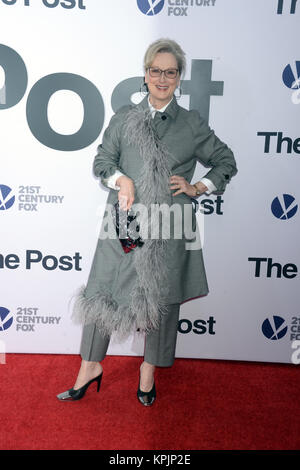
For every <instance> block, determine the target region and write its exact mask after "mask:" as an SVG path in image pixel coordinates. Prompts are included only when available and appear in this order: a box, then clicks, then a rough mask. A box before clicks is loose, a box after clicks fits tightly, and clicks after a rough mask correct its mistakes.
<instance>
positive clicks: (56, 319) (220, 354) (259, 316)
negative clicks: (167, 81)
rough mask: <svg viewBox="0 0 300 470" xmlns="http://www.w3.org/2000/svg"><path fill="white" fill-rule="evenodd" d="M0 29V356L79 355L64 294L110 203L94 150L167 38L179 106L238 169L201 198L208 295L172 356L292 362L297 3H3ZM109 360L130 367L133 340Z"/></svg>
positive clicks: (138, 343)
mask: <svg viewBox="0 0 300 470" xmlns="http://www.w3.org/2000/svg"><path fill="white" fill-rule="evenodd" d="M0 18H1V29H0V162H1V167H0V226H1V232H0V242H1V243H0V353H1V354H2V356H1V357H2V358H3V354H5V352H7V353H9V352H13V353H59V354H60V353H61V354H74V353H78V352H79V346H80V339H81V327H80V326H79V325H75V324H74V323H73V322H72V320H71V313H72V305H73V299H74V297H73V296H74V294H75V293H76V291H77V289H78V288H80V286H81V285H83V284H85V283H86V281H87V278H88V274H89V270H90V267H91V262H92V258H93V255H94V251H95V247H96V243H97V239H98V236H99V230H100V225H101V220H102V217H103V211H104V205H105V201H106V198H107V196H108V190H107V189H106V188H104V187H103V186H102V185H101V183H100V182H99V180H97V179H96V178H95V177H94V176H93V173H92V164H93V160H94V156H95V154H96V148H97V145H98V144H99V143H101V138H102V134H103V131H104V129H105V127H106V126H107V124H108V122H109V120H110V118H111V116H112V115H113V113H114V112H115V111H116V110H117V109H118V108H120V107H121V106H122V105H124V104H127V103H130V102H133V103H138V102H139V101H141V99H142V98H143V97H142V95H141V94H140V91H139V90H140V85H141V83H142V79H143V65H142V64H143V56H144V52H145V50H146V48H147V47H148V45H149V44H150V43H151V42H152V41H154V40H156V39H158V38H160V37H168V38H172V39H175V40H176V41H178V42H179V44H180V45H181V46H182V48H183V49H184V50H185V52H186V56H187V71H186V74H185V76H184V77H183V80H182V84H181V86H182V92H183V94H182V97H181V98H180V101H179V104H181V106H183V107H185V108H187V109H198V110H199V112H200V113H201V114H202V116H203V117H204V118H205V119H207V121H208V122H209V124H210V126H211V127H212V128H213V129H214V130H215V132H216V134H217V135H218V136H219V137H220V138H221V139H222V140H223V141H225V142H226V143H227V144H228V146H229V147H231V148H232V150H233V151H234V154H235V157H236V160H237V164H238V169H239V173H238V174H237V176H236V177H234V178H233V179H232V182H231V184H230V185H229V186H228V188H227V190H226V192H225V193H224V194H210V195H203V196H202V197H201V198H200V199H199V203H200V206H201V211H200V210H199V211H198V212H197V217H198V219H199V221H200V222H201V224H202V222H203V224H204V230H203V231H202V237H203V249H204V259H205V264H206V269H207V276H208V282H209V288H210V293H209V294H208V295H207V296H205V297H203V298H197V299H193V300H191V301H188V302H185V303H184V304H183V305H182V307H181V315H180V321H179V324H178V343H177V351H176V356H177V357H187V358H211V359H227V360H245V361H264V362H281V363H293V364H299V362H300V295H299V291H300V289H299V273H298V267H299V266H300V250H299V228H300V224H299V219H300V209H299V201H300V184H299V174H300V133H299V132H300V130H299V122H300V78H299V77H300V50H299V44H298V41H297V40H296V39H297V36H296V32H298V28H299V19H300V1H299V2H297V0H265V1H263V2H262V1H261V0H243V1H241V0H111V1H109V2H108V1H97V0H0ZM206 171H207V170H206V169H204V168H203V167H201V165H200V164H199V165H198V166H197V169H196V173H195V176H194V180H193V182H194V181H198V180H199V179H200V177H201V176H203V175H204V174H205V173H206ZM200 219H201V220H200ZM108 353H109V354H112V355H114V354H118V355H119V354H120V355H139V356H141V355H143V337H142V335H141V334H139V333H133V334H132V336H131V337H130V338H129V339H127V341H126V342H123V343H118V342H117V341H116V339H114V338H113V339H112V341H111V344H110V347H109V351H108Z"/></svg>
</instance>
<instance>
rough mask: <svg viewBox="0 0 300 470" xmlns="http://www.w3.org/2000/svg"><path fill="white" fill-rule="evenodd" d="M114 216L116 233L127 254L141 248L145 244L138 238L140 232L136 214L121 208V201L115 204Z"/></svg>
mask: <svg viewBox="0 0 300 470" xmlns="http://www.w3.org/2000/svg"><path fill="white" fill-rule="evenodd" d="M112 216H113V220H114V224H115V227H116V233H117V235H118V238H119V240H120V243H121V245H122V248H123V250H124V252H125V253H129V252H130V251H131V250H133V249H135V248H137V247H141V246H142V245H143V244H144V242H143V240H142V238H141V237H140V236H138V237H137V236H136V235H137V234H138V232H139V230H140V227H139V225H138V223H137V219H136V217H137V216H136V214H134V213H133V212H132V211H130V210H129V211H126V210H125V211H124V210H123V209H121V208H120V204H119V201H118V202H116V204H114V206H113V209H112Z"/></svg>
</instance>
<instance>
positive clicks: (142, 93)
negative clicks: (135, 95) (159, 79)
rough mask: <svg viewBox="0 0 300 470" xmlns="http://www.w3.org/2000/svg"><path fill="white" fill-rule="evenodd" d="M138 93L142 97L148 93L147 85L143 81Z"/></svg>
mask: <svg viewBox="0 0 300 470" xmlns="http://www.w3.org/2000/svg"><path fill="white" fill-rule="evenodd" d="M140 93H141V95H143V96H146V95H147V94H148V93H149V88H148V85H147V83H146V82H145V81H144V82H142V83H141V86H140Z"/></svg>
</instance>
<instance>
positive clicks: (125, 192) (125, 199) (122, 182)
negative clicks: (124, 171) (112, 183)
mask: <svg viewBox="0 0 300 470" xmlns="http://www.w3.org/2000/svg"><path fill="white" fill-rule="evenodd" d="M116 184H117V186H119V187H120V189H119V193H118V199H119V204H120V208H121V209H123V210H127V211H129V209H130V208H131V206H132V204H133V201H134V184H133V181H132V179H131V178H129V177H128V176H126V175H122V176H119V178H118V179H117V181H116Z"/></svg>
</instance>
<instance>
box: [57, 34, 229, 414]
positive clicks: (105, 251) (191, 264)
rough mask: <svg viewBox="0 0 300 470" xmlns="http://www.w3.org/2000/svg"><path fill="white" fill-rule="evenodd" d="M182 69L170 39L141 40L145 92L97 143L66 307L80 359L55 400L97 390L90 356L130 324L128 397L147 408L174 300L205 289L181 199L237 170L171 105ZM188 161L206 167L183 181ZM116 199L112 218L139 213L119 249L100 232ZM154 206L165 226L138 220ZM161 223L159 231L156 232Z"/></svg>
mask: <svg viewBox="0 0 300 470" xmlns="http://www.w3.org/2000/svg"><path fill="white" fill-rule="evenodd" d="M184 70H185V54H184V52H183V51H182V49H181V47H180V46H179V45H178V44H177V43H176V42H174V41H172V40H169V39H160V40H158V41H155V42H154V43H153V44H151V45H150V46H149V48H148V50H147V51H146V54H145V57H144V72H145V83H144V85H143V86H144V87H145V88H146V90H147V96H146V97H145V98H144V99H143V100H142V102H141V103H140V104H138V105H135V106H133V105H130V106H125V107H123V108H122V109H121V110H119V112H117V113H116V114H115V115H114V116H113V117H112V119H111V121H110V124H109V126H108V128H107V129H106V131H105V133H104V136H103V142H102V144H101V145H99V147H98V153H97V156H96V157H95V161H94V173H95V175H96V176H98V177H100V178H101V181H102V183H103V184H104V185H106V186H108V187H109V188H111V189H110V193H109V196H108V200H107V206H106V212H105V217H104V221H103V224H102V231H101V234H102V235H101V236H100V239H99V241H98V245H97V248H96V253H95V256H94V260H93V264H92V268H91V272H90V275H89V279H88V283H87V286H86V287H85V288H82V290H81V291H80V293H79V295H78V298H77V300H76V302H75V305H74V318H76V319H79V320H80V321H81V322H82V323H83V324H84V327H83V334H82V341H81V350H80V353H81V357H82V363H81V367H80V370H79V374H78V376H77V380H76V382H75V384H74V387H73V388H72V389H70V390H67V391H66V392H63V393H61V394H60V395H58V398H59V399H60V400H78V399H80V398H82V397H83V395H84V393H85V391H86V389H87V388H88V386H89V385H90V384H91V383H93V382H97V384H98V390H99V387H100V383H101V379H102V372H103V369H102V365H101V363H100V362H101V361H102V360H103V359H104V357H105V355H106V351H107V348H108V345H109V340H110V336H111V334H112V333H114V332H115V333H116V334H119V335H121V336H126V335H128V334H130V333H131V332H133V331H134V330H136V329H138V330H140V331H143V332H145V351H144V361H143V362H142V364H141V367H140V381H139V386H138V391H137V396H138V399H139V401H140V402H141V403H142V404H143V405H145V406H149V405H152V404H153V402H154V400H155V398H156V389H155V381H154V372H155V367H156V366H160V367H171V366H172V364H173V362H174V357H175V348H176V338H177V326H178V317H179V309H180V304H181V303H182V302H184V301H185V300H187V299H191V298H194V297H197V296H201V295H205V294H207V293H208V286H207V281H206V275H205V269H204V264H203V257H202V250H201V246H198V245H197V244H196V245H194V246H193V247H192V248H191V247H190V245H189V244H188V243H187V240H188V239H193V240H194V241H195V230H196V228H197V224H196V218H195V213H194V211H193V210H192V209H191V208H192V200H191V198H194V197H196V196H199V195H200V194H202V193H204V192H211V191H214V190H218V191H224V189H225V186H226V185H227V183H228V182H229V181H230V179H231V177H232V176H233V175H234V174H235V173H236V172H237V169H236V164H235V159H234V156H233V154H232V152H231V150H230V149H229V148H228V147H227V146H226V145H225V144H224V143H223V142H221V141H220V140H219V139H218V138H217V137H216V136H215V134H214V132H213V131H212V130H211V129H210V128H209V127H208V125H207V124H206V123H205V121H204V120H203V119H202V118H201V117H200V115H199V113H198V112H197V111H187V110H185V109H184V108H182V107H180V106H179V105H178V104H177V101H176V97H175V90H176V89H177V87H179V84H180V78H181V76H182V74H183V73H184ZM197 161H199V162H200V163H202V164H203V165H205V166H209V167H211V169H210V171H209V172H208V173H207V174H206V175H205V177H204V178H202V179H201V181H199V182H197V183H195V184H193V185H192V184H190V181H191V180H192V177H193V174H194V170H195V166H196V163H197ZM118 201H119V205H120V209H119V210H120V212H119V217H120V214H122V213H123V212H122V211H128V212H126V214H127V213H128V214H129V213H132V211H133V213H134V214H136V215H137V214H138V212H139V209H140V212H143V210H142V209H145V211H144V215H141V216H140V218H138V219H137V220H138V221H139V222H138V226H137V227H136V232H135V233H136V235H139V234H140V233H143V235H142V236H141V237H139V239H140V242H141V243H140V244H137V243H136V244H133V245H132V246H131V248H132V249H130V250H127V251H126V250H124V246H122V244H121V243H120V241H121V240H120V239H119V238H118V237H113V236H112V234H111V232H110V236H106V237H105V236H103V235H104V232H105V230H104V228H105V227H104V226H108V225H109V217H110V215H111V216H112V217H115V218H113V220H114V221H115V222H116V213H115V214H114V211H115V210H116V207H115V204H116V203H117V202H118ZM175 206H176V208H177V209H178V207H179V208H180V209H181V211H179V212H180V213H179V212H178V211H175V210H173V209H174V208H175ZM162 207H164V208H166V207H167V208H171V209H172V211H171V212H172V214H171V215H173V219H172V217H171V219H172V221H173V222H171V223H170V220H171V219H170V212H169V213H168V214H167V215H168V217H167V216H164V215H163V216H162V219H155V217H154V218H153V219H152V218H151V222H149V219H148V221H147V217H149V218H150V213H151V217H152V213H155V209H153V208H156V209H157V208H162ZM186 207H187V208H188V209H191V210H185V208H186ZM134 208H135V209H136V208H138V210H133V209H134ZM141 208H142V209H141ZM152 209H153V211H154V212H151V211H152ZM145 214H146V217H145ZM182 216H184V217H182ZM167 219H168V220H167ZM118 220H120V219H118ZM153 220H155V222H153ZM159 220H160V222H157V221H159ZM148 222H149V225H147V224H148ZM165 222H168V223H166V225H167V227H168V228H169V233H168V235H167V236H164V235H163V234H162V232H163V231H164V228H163V225H164V223H165ZM146 226H147V230H148V231H147V230H145V227H146ZM157 226H159V235H158V236H157V234H156V235H153V233H152V232H151V233H150V235H149V228H150V229H153V228H154V231H155V228H157ZM186 227H188V230H186ZM114 228H115V226H114ZM119 228H120V227H119ZM139 228H140V230H141V232H138V229H139ZM178 228H183V229H184V230H181V236H178V235H176V234H175V231H176V230H177V231H178ZM142 231H143V232H142ZM150 231H151V230H150ZM187 232H188V233H192V236H191V237H189V236H188V235H187ZM176 233H177V232H176ZM120 238H122V237H120ZM136 238H138V236H137V237H136ZM196 238H197V237H196ZM123 241H124V240H123Z"/></svg>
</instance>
